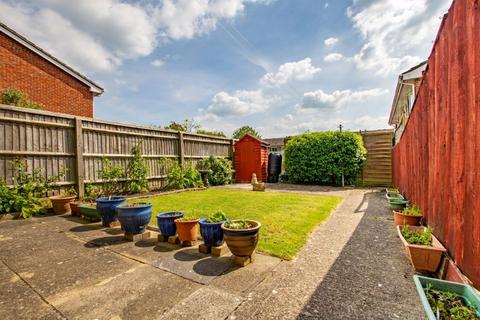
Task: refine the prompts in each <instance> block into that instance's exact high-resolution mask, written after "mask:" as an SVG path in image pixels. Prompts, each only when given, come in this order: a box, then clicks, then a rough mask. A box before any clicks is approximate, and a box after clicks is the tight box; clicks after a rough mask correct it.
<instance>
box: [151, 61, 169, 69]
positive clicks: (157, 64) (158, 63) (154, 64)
mask: <svg viewBox="0 0 480 320" xmlns="http://www.w3.org/2000/svg"><path fill="white" fill-rule="evenodd" d="M150 64H151V65H152V66H154V67H157V68H158V67H161V66H163V65H164V64H165V62H163V61H162V60H160V59H155V60H153V61H152V62H150Z"/></svg>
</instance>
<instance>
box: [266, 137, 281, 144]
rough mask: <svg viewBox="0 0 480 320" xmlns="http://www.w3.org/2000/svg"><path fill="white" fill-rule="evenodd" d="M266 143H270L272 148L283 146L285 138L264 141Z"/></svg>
mask: <svg viewBox="0 0 480 320" xmlns="http://www.w3.org/2000/svg"><path fill="white" fill-rule="evenodd" d="M264 141H265V142H268V143H269V144H270V145H271V146H283V145H284V144H285V143H284V141H285V137H282V138H267V139H264Z"/></svg>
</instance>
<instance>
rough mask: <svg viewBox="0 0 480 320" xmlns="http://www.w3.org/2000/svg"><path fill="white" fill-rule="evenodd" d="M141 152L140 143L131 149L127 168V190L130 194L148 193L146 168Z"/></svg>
mask: <svg viewBox="0 0 480 320" xmlns="http://www.w3.org/2000/svg"><path fill="white" fill-rule="evenodd" d="M141 150H142V145H141V143H139V144H137V145H136V146H135V147H133V149H132V155H133V158H132V159H131V160H130V162H129V164H128V168H127V177H128V187H129V188H128V189H129V191H130V192H131V193H140V192H146V191H148V188H147V186H148V179H147V176H148V166H147V163H146V161H145V159H143V158H142V151H141Z"/></svg>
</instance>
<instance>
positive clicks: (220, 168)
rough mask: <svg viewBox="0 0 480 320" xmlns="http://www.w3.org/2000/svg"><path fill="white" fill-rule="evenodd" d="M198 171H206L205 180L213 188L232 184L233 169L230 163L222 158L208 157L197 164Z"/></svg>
mask: <svg viewBox="0 0 480 320" xmlns="http://www.w3.org/2000/svg"><path fill="white" fill-rule="evenodd" d="M197 169H198V170H207V171H208V173H207V179H208V182H210V184H212V185H214V186H218V185H223V184H228V183H231V182H232V176H233V169H232V161H230V160H228V159H224V158H216V157H214V156H210V157H209V158H207V159H203V160H201V161H199V162H198V164H197Z"/></svg>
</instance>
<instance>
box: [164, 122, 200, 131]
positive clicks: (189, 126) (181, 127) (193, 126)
mask: <svg viewBox="0 0 480 320" xmlns="http://www.w3.org/2000/svg"><path fill="white" fill-rule="evenodd" d="M165 129H170V130H175V131H182V132H193V131H194V130H197V129H200V124H198V123H196V122H195V120H193V119H192V120H188V119H185V120H184V121H183V123H178V122H175V121H170V124H169V125H168V126H166V127H165Z"/></svg>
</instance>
